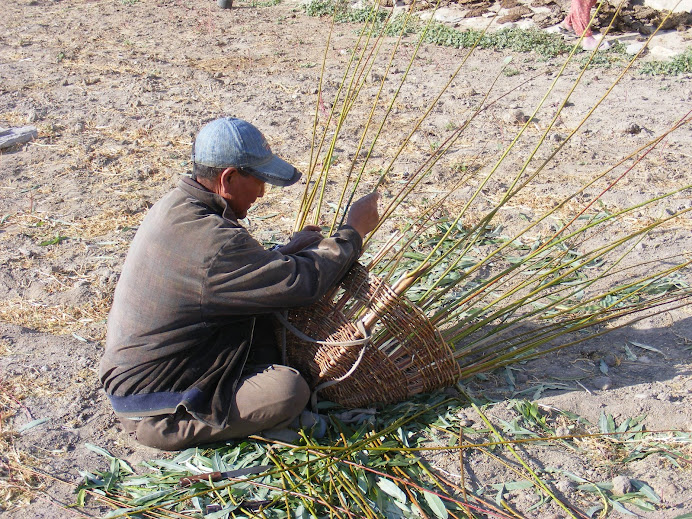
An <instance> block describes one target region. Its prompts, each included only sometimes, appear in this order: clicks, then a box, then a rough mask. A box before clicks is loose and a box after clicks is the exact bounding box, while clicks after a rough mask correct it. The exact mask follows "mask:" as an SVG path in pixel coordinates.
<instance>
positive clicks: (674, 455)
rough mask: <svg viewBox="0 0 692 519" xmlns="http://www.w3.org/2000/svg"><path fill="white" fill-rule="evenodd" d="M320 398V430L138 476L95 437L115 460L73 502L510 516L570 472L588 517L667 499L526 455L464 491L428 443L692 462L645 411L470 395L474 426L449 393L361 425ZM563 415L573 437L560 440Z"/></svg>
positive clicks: (170, 463) (146, 509)
mask: <svg viewBox="0 0 692 519" xmlns="http://www.w3.org/2000/svg"><path fill="white" fill-rule="evenodd" d="M323 404H324V406H323V407H325V408H328V409H325V410H323V412H331V414H330V416H329V427H328V428H327V433H326V435H325V436H324V437H323V438H320V439H315V438H313V437H311V436H310V431H302V432H301V439H300V440H299V441H297V442H295V445H292V444H288V443H283V442H278V441H277V442H274V441H271V440H268V439H264V438H259V437H253V438H251V439H247V440H238V441H231V442H228V443H226V444H223V445H220V446H217V447H216V448H208V449H201V448H195V449H188V450H186V451H183V452H181V453H179V454H177V455H176V456H175V457H173V458H172V459H157V460H151V461H147V462H145V463H143V464H142V465H143V468H144V469H145V471H146V472H144V473H135V471H134V470H133V469H132V467H130V466H129V465H128V464H127V462H125V461H124V460H121V459H118V458H116V457H114V456H112V455H111V454H110V453H108V452H106V451H105V450H104V449H102V448H100V447H96V446H93V445H92V446H89V448H90V449H92V450H93V451H94V452H97V453H98V454H101V455H102V456H104V457H105V458H106V459H107V460H108V462H109V468H108V470H104V471H98V472H81V474H82V476H83V477H84V482H83V483H82V485H81V486H80V488H79V490H78V498H77V505H78V506H83V505H84V504H85V502H86V500H87V499H89V497H88V496H92V497H95V498H96V499H98V500H100V501H103V502H107V503H109V504H110V505H111V506H112V507H114V509H113V510H112V511H111V512H110V513H108V514H107V515H106V517H108V518H110V519H113V518H116V517H129V516H142V517H148V516H155V517H178V516H180V515H181V514H183V515H184V516H185V517H200V518H201V517H204V518H208V519H221V518H230V517H233V518H246V517H247V518H250V517H262V518H285V517H293V518H301V519H302V518H305V519H308V518H312V517H368V518H375V517H388V518H408V517H431V518H432V517H435V518H448V517H478V516H479V515H480V514H482V513H483V512H487V513H490V514H492V516H494V517H510V516H509V515H506V513H505V512H504V510H503V507H504V502H503V498H502V496H503V495H504V493H505V492H508V491H513V490H523V489H526V490H531V489H534V490H533V491H536V492H538V493H539V494H540V495H541V496H542V497H541V499H540V501H539V502H538V503H537V504H536V505H535V506H534V508H537V507H538V508H539V507H540V506H542V505H544V504H546V503H548V502H550V501H551V500H556V499H557V498H556V497H555V495H554V494H553V493H552V491H551V490H550V484H551V482H553V483H554V481H555V480H556V477H558V478H563V477H567V478H569V479H571V480H572V481H574V482H576V483H577V485H578V487H577V488H578V490H579V491H580V492H582V493H583V495H585V496H587V498H588V496H589V495H590V494H591V495H592V497H593V500H592V501H591V503H596V504H593V505H592V506H591V508H590V509H589V511H588V514H590V515H593V514H595V513H596V512H597V511H601V510H602V509H603V507H604V503H605V504H606V505H607V506H609V507H610V508H612V509H615V510H619V511H620V512H622V513H628V514H630V513H631V512H629V511H628V510H627V508H625V505H628V506H631V507H635V508H639V509H641V510H646V511H652V510H656V509H657V507H658V506H659V505H660V498H659V497H658V496H657V495H656V493H655V492H654V491H653V489H652V488H651V487H650V486H649V485H648V484H647V483H646V482H644V481H640V480H632V485H633V490H632V491H631V492H629V493H627V494H625V495H614V494H613V492H612V484H611V483H610V481H609V480H603V481H599V480H593V478H591V479H587V478H586V477H585V476H580V475H579V474H576V473H573V472H568V471H566V470H564V469H563V468H551V467H546V468H545V469H542V470H539V471H535V472H534V471H533V470H530V469H528V465H526V467H527V468H526V469H525V470H522V469H521V466H520V463H523V464H525V463H524V462H523V460H521V459H520V458H519V462H520V463H518V464H516V467H517V468H515V469H512V471H513V472H514V474H513V473H512V472H507V473H506V474H505V478H504V479H503V481H502V482H501V483H496V482H478V481H467V483H466V487H467V488H466V490H465V491H463V490H462V489H461V488H460V487H459V486H457V485H455V484H454V483H452V482H450V481H449V479H448V478H446V473H445V472H444V471H442V472H440V471H438V470H437V469H436V468H435V467H434V466H433V465H432V464H431V462H430V461H429V459H430V456H429V454H430V453H428V452H426V451H439V450H443V451H446V450H448V451H450V452H453V451H459V450H460V449H461V450H462V456H463V455H465V454H464V452H468V451H474V452H477V453H480V454H481V455H483V456H486V455H487V456H489V457H491V458H496V457H497V456H498V455H500V454H502V452H505V451H506V452H507V453H513V454H516V451H515V450H514V449H513V448H512V444H513V443H514V442H522V444H523V445H524V452H526V453H528V455H530V453H531V445H543V446H546V445H553V446H556V447H557V448H565V449H568V450H570V451H577V452H578V453H581V454H580V455H581V456H583V457H584V458H585V459H587V458H588V457H589V456H592V455H594V452H590V451H591V450H593V451H596V449H595V448H594V445H595V442H600V444H602V446H601V447H600V448H599V450H598V452H600V451H602V450H603V449H611V450H613V451H614V452H617V453H618V455H617V457H615V458H613V459H612V460H611V461H610V462H609V463H611V464H617V465H622V464H625V463H628V462H630V461H632V460H635V459H641V458H644V457H646V456H649V455H651V454H658V455H663V456H666V457H668V459H670V460H671V462H672V463H674V464H676V465H677V464H678V462H679V461H680V460H681V459H684V460H687V458H686V457H685V456H686V454H685V452H683V450H682V447H684V446H689V444H690V443H692V435H691V434H690V433H673V434H654V433H647V432H646V431H644V428H643V425H642V419H643V417H637V418H632V419H629V418H628V419H625V420H623V421H622V423H620V424H618V423H616V421H615V419H614V418H613V416H611V415H605V414H603V415H602V416H601V418H600V420H599V422H598V424H590V423H588V422H587V421H586V420H584V419H583V418H581V417H579V416H576V415H574V414H572V413H567V412H563V411H560V410H557V409H554V408H551V409H550V410H546V409H545V408H541V407H539V406H538V405H537V404H536V403H534V402H530V401H526V400H511V401H510V402H509V404H508V405H507V410H508V411H510V412H511V413H513V415H514V417H513V418H512V419H508V420H504V419H501V418H493V419H490V418H488V416H487V415H489V414H490V413H491V412H492V410H493V405H494V404H486V405H483V406H480V407H479V406H477V405H475V404H472V405H473V408H474V410H475V411H476V412H477V414H478V415H479V416H480V417H481V419H482V420H481V421H480V422H479V423H478V424H476V425H474V426H473V427H470V426H469V424H468V421H464V422H462V420H465V419H466V415H465V414H464V412H468V409H465V406H467V405H468V402H467V401H465V400H460V399H458V398H449V397H446V396H445V395H442V394H437V395H425V396H421V397H418V398H417V399H416V400H415V401H412V402H408V403H403V404H398V405H394V406H389V407H388V408H386V409H384V410H382V411H381V412H380V413H379V414H377V415H374V414H371V413H367V412H365V413H361V416H360V419H357V420H355V422H353V423H346V422H347V421H349V420H348V419H349V418H350V419H353V418H354V417H357V413H354V412H350V413H345V412H344V411H343V410H341V411H340V412H337V411H339V410H338V409H336V408H334V407H333V406H332V405H330V404H329V403H326V402H325V403H323ZM360 411H363V410H360ZM503 414H506V412H505V413H503ZM482 422H485V426H484V425H483V423H482ZM558 424H562V425H561V427H562V429H563V430H568V431H569V432H570V435H568V436H564V433H561V434H563V436H561V437H558V436H557V435H558ZM565 424H567V426H568V427H566V426H565ZM572 435H573V436H572ZM462 439H463V443H460V441H462ZM585 439H586V440H589V442H586V441H584V440H585ZM527 442H528V443H527ZM595 455H596V456H598V455H599V454H595ZM261 465H268V466H270V467H271V468H270V469H267V470H265V471H263V472H262V473H260V474H258V475H250V476H244V477H243V478H242V479H239V480H221V481H216V482H212V481H201V482H197V483H194V484H193V485H191V486H189V487H187V488H182V487H181V486H180V485H179V482H180V479H181V478H184V477H186V476H190V475H197V474H204V473H211V472H215V471H226V470H234V469H239V468H244V467H254V466H261ZM678 466H679V465H678ZM608 473H609V471H607V470H606V471H604V474H608ZM516 475H518V477H514V476H516ZM587 502H588V500H587ZM476 514H479V515H476ZM568 515H571V513H570V514H568Z"/></svg>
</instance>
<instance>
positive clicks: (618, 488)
mask: <svg viewBox="0 0 692 519" xmlns="http://www.w3.org/2000/svg"><path fill="white" fill-rule="evenodd" d="M612 483H613V494H615V495H616V496H622V495H624V494H627V493H628V492H631V491H632V482H631V481H630V478H628V477H627V476H615V477H614V478H613V481H612Z"/></svg>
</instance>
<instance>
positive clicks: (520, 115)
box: [502, 109, 529, 124]
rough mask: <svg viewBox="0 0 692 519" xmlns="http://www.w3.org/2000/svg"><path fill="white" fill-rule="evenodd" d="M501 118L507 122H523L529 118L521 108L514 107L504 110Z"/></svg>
mask: <svg viewBox="0 0 692 519" xmlns="http://www.w3.org/2000/svg"><path fill="white" fill-rule="evenodd" d="M502 120H503V121H504V122H506V123H507V124H524V123H525V122H526V121H528V120H529V116H528V115H526V114H524V112H522V111H521V110H519V109H516V110H510V111H509V112H505V113H504V115H503V116H502Z"/></svg>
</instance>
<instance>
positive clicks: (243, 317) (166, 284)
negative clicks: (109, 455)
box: [100, 118, 378, 450]
mask: <svg viewBox="0 0 692 519" xmlns="http://www.w3.org/2000/svg"><path fill="white" fill-rule="evenodd" d="M193 154H194V155H193V163H194V169H193V174H192V179H188V178H183V179H182V180H181V181H180V182H179V184H178V186H177V187H176V188H175V189H174V190H173V191H172V192H170V193H168V194H167V195H166V196H164V197H163V198H162V199H161V200H160V201H159V202H157V203H156V204H155V205H154V206H153V207H152V208H151V210H150V211H149V213H148V214H147V216H146V218H145V219H144V221H143V222H142V225H141V227H140V228H139V230H138V231H137V234H136V235H135V238H134V240H133V242H132V246H131V248H130V251H129V253H128V255H127V259H126V260H125V264H124V266H123V270H122V274H121V276H120V280H119V282H118V285H117V287H116V290H115V296H114V299H113V306H112V308H111V311H110V314H109V316H108V334H107V338H106V351H105V354H104V356H103V359H102V360H101V366H100V378H101V382H102V383H103V385H104V388H105V390H106V393H107V394H108V397H109V398H110V401H111V404H112V405H113V408H114V410H115V412H116V414H117V415H118V417H119V418H120V419H121V420H122V422H123V424H124V426H125V429H126V430H127V431H128V432H129V433H131V434H133V435H134V436H135V437H136V439H137V440H138V441H139V442H140V443H143V444H145V445H148V446H151V447H156V448H159V449H165V450H177V449H182V448H186V447H189V446H193V445H198V444H201V443H207V442H212V441H218V440H225V439H229V438H239V437H244V436H247V435H249V434H253V433H257V432H260V431H263V430H267V429H272V428H281V427H284V426H286V425H287V424H289V423H290V422H291V421H292V420H293V419H294V418H295V417H296V416H298V415H299V414H300V413H301V411H302V410H303V408H304V407H305V405H306V403H307V402H308V399H309V396H310V390H309V388H308V385H307V383H306V382H305V380H304V379H303V378H302V377H301V375H300V374H299V373H298V372H297V371H296V370H294V369H292V368H290V367H288V366H282V365H280V364H278V362H279V358H278V354H277V347H276V343H275V338H274V335H273V329H272V323H271V319H270V315H269V314H270V313H271V312H273V311H276V310H281V309H285V308H289V307H295V306H302V305H309V304H311V303H313V302H315V301H317V300H318V299H319V298H320V297H322V296H323V295H324V294H325V293H326V292H327V290H329V289H330V288H331V287H332V286H334V284H335V283H337V282H338V281H339V280H340V279H341V278H342V277H343V276H344V274H345V273H346V271H347V270H348V269H349V267H350V266H351V265H352V264H353V263H354V262H355V261H356V259H357V258H358V257H359V255H360V252H361V247H362V243H363V238H364V236H365V235H366V234H367V233H369V232H370V231H372V230H373V229H374V228H375V225H376V224H377V221H378V213H377V194H376V193H372V194H370V195H367V196H365V197H363V198H361V199H360V200H359V201H357V202H356V203H355V204H353V207H352V209H351V211H350V212H349V215H348V220H347V222H348V223H347V225H345V226H344V227H342V228H341V229H339V230H338V231H337V232H336V233H335V234H334V235H333V236H332V237H330V238H326V239H323V238H322V236H321V235H320V233H319V227H315V226H308V227H306V228H305V229H304V230H303V231H301V232H299V233H296V234H295V235H294V237H293V239H292V240H291V241H290V242H289V243H288V244H287V245H285V246H284V247H282V248H279V249H278V250H267V249H265V248H264V247H262V245H261V244H260V243H259V242H257V241H256V240H255V239H254V238H252V236H250V234H249V233H248V231H247V230H246V229H245V228H244V227H242V226H241V225H240V224H239V223H238V220H239V219H241V218H244V217H245V215H246V213H247V211H248V209H249V208H250V206H251V205H252V204H253V203H254V202H255V200H256V199H257V198H259V197H261V196H263V195H264V186H265V182H269V183H270V184H273V185H277V186H288V185H291V184H293V183H294V182H296V181H297V180H298V179H299V178H300V172H298V171H297V170H296V169H295V168H294V167H293V166H291V165H290V164H288V163H287V162H284V161H283V160H281V159H280V158H279V157H277V156H275V155H274V154H273V153H272V152H271V150H270V148H269V145H268V144H267V141H266V140H265V139H264V137H263V136H262V134H261V133H260V132H259V131H258V130H257V129H256V128H255V127H254V126H252V125H251V124H249V123H247V122H245V121H241V120H239V119H232V118H223V119H217V120H215V121H212V122H211V123H209V124H207V125H206V126H205V127H204V128H202V130H201V131H200V132H199V134H198V136H197V139H196V140H195V145H194V149H193Z"/></svg>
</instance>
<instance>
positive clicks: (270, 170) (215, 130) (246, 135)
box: [192, 117, 301, 186]
mask: <svg viewBox="0 0 692 519" xmlns="http://www.w3.org/2000/svg"><path fill="white" fill-rule="evenodd" d="M192 161H193V162H195V163H197V164H201V165H203V166H208V167H212V168H229V167H232V166H234V167H237V168H241V169H243V170H245V171H247V172H248V173H250V174H251V175H252V176H254V177H256V178H259V179H260V180H263V181H265V182H267V183H269V184H273V185H275V186H290V185H291V184H293V183H295V182H297V181H298V179H299V178H300V175H301V173H300V171H298V170H297V169H296V168H294V167H293V166H291V165H290V164H289V163H288V162H286V161H285V160H282V159H280V158H279V157H277V156H276V155H274V154H273V153H272V150H271V148H270V147H269V144H268V143H267V139H265V138H264V135H262V132H260V131H259V130H258V129H257V128H255V127H254V126H253V125H251V124H250V123H248V122H246V121H243V120H242V119H235V118H233V117H223V118H221V119H216V120H214V121H212V122H210V123H208V124H206V125H205V126H204V127H203V128H202V129H201V130H200V131H199V133H198V134H197V139H195V144H194V145H193V147H192Z"/></svg>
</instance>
